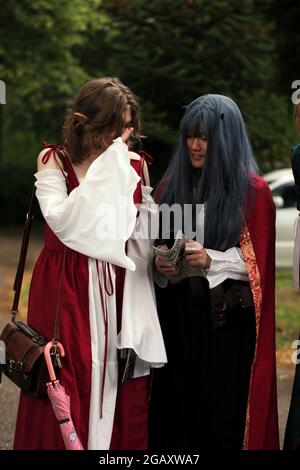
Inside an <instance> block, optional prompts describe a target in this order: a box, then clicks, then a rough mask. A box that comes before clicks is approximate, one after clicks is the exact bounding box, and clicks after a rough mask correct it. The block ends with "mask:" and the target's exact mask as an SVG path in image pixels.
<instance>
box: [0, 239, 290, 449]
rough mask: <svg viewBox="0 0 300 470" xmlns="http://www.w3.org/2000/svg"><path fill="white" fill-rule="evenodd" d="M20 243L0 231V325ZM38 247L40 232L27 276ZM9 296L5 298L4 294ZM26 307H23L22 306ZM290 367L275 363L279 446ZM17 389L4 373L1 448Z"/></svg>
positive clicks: (11, 423)
mask: <svg viewBox="0 0 300 470" xmlns="http://www.w3.org/2000/svg"><path fill="white" fill-rule="evenodd" d="M19 246H20V237H18V236H16V235H15V234H14V233H6V234H5V235H3V234H1V233H0V329H1V331H2V328H3V325H5V323H7V322H8V321H9V320H10V315H9V312H8V311H7V302H9V304H10V302H11V299H12V292H11V286H12V283H13V275H12V270H13V272H14V270H15V267H16V264H17V258H18V249H19V248H18V247H19ZM40 247H41V236H40V233H38V234H36V235H34V236H33V237H32V241H31V244H30V247H29V253H28V263H27V269H28V271H27V273H26V275H27V277H28V276H30V270H31V268H32V266H33V263H34V260H35V259H36V257H37V254H38V252H39V250H40ZM7 297H8V298H7ZM23 311H25V307H24V310H23ZM293 375H294V370H293V367H288V366H287V365H284V364H278V366H277V379H278V406H279V427H280V441H281V447H282V443H283V435H284V428H285V424H286V419H287V413H288V407H289V401H290V396H291V388H292V381H293ZM18 398H19V391H18V388H17V387H15V385H14V384H13V383H11V382H10V381H9V380H7V379H6V377H3V379H2V384H1V385H0V417H1V418H0V450H8V449H12V443H13V435H14V428H15V421H16V414H17V407H18Z"/></svg>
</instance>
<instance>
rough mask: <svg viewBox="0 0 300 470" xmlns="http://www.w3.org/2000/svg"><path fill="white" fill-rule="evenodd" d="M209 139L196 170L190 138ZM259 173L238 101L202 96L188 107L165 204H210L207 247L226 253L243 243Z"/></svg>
mask: <svg viewBox="0 0 300 470" xmlns="http://www.w3.org/2000/svg"><path fill="white" fill-rule="evenodd" d="M202 134H203V135H205V137H206V139H207V152H206V156H205V161H204V165H203V168H202V169H199V170H197V169H195V168H193V166H192V163H191V160H190V157H189V153H188V149H187V145H186V139H187V138H188V137H199V136H200V135H202ZM253 174H259V170H258V167H257V164H256V162H255V159H254V157H253V152H252V148H251V145H250V142H249V139H248V136H247V131H246V126H245V123H244V120H243V117H242V115H241V112H240V110H239V108H238V107H237V105H236V104H235V102H234V101H233V100H232V99H230V98H228V97H226V96H222V95H215V94H207V95H203V96H200V97H199V98H197V99H196V100H194V101H193V102H192V103H191V104H190V105H188V106H187V107H186V111H185V114H184V116H183V118H182V121H181V125H180V139H179V144H178V148H177V151H176V153H175V155H174V157H173V159H172V161H171V163H170V165H169V167H168V169H167V172H166V174H165V176H164V177H163V179H162V191H161V196H160V203H167V204H169V205H172V204H174V203H179V204H181V205H182V206H183V205H184V204H191V203H192V204H197V203H205V231H204V246H205V247H206V248H213V249H216V250H221V251H224V250H226V249H228V248H230V247H232V246H236V245H237V244H238V243H239V238H240V232H241V228H242V225H243V223H244V221H245V208H246V204H247V203H248V202H249V201H251V200H252V197H251V193H252V188H251V175H253Z"/></svg>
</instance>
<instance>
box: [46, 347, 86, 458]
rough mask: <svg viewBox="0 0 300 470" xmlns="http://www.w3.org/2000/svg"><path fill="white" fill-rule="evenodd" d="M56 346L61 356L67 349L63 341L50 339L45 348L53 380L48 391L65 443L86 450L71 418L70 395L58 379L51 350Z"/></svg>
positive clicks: (48, 386)
mask: <svg viewBox="0 0 300 470" xmlns="http://www.w3.org/2000/svg"><path fill="white" fill-rule="evenodd" d="M53 347H55V348H57V349H58V351H59V354H60V356H61V357H64V355H65V351H64V348H63V346H62V344H61V343H59V342H57V343H56V344H55V345H54V343H53V341H50V342H49V343H47V344H46V346H45V349H44V355H45V359H46V364H47V367H48V371H49V376H50V380H51V382H48V383H47V384H46V385H47V392H48V396H49V398H50V401H51V405H52V408H53V410H54V413H55V416H56V418H57V420H58V422H59V424H60V429H61V434H62V437H63V440H64V444H65V447H66V449H67V450H84V449H83V447H82V444H81V442H80V439H79V437H78V436H77V433H76V431H75V427H74V424H73V421H72V418H71V410H70V397H69V395H67V394H66V392H65V389H64V387H63V386H62V385H60V383H59V380H57V378H56V375H55V372H54V368H53V364H52V360H51V356H50V351H51V349H52V348H53Z"/></svg>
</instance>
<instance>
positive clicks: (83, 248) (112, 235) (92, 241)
mask: <svg viewBox="0 0 300 470" xmlns="http://www.w3.org/2000/svg"><path fill="white" fill-rule="evenodd" d="M35 177H36V180H37V181H36V183H35V185H36V188H37V191H36V195H37V199H38V201H39V204H40V207H41V211H42V213H43V216H44V218H45V220H46V222H47V223H48V225H49V226H50V228H51V230H53V232H54V233H55V234H56V235H57V237H58V238H59V239H60V240H61V241H62V242H63V243H64V244H65V245H66V246H68V247H69V248H71V249H73V250H75V251H78V252H79V253H83V254H84V255H87V256H89V257H92V258H96V259H101V260H104V261H107V262H110V263H112V264H116V265H118V266H122V267H124V268H127V269H130V270H134V269H135V264H134V262H133V261H132V260H131V259H130V258H129V257H128V256H126V253H125V243H126V241H127V240H128V238H129V237H130V235H131V234H132V232H133V230H134V227H135V223H136V214H137V210H136V207H135V205H134V202H133V193H134V191H135V189H136V185H137V182H138V181H139V180H140V177H139V176H138V175H137V173H136V172H135V170H134V169H133V168H132V167H131V165H130V157H129V153H128V148H127V145H126V144H124V143H123V141H122V139H121V138H118V139H115V140H114V141H113V143H112V145H111V146H110V147H108V149H107V150H106V151H105V152H104V153H102V154H101V155H100V156H99V157H98V158H96V160H94V161H93V163H92V164H91V165H90V167H89V169H88V171H87V173H86V176H85V178H84V179H83V180H82V182H81V184H80V185H79V186H78V187H77V188H75V189H73V191H71V193H70V194H69V195H68V194H67V188H66V184H65V180H64V177H63V175H62V174H61V172H60V171H59V170H42V171H39V172H38V173H36V174H35Z"/></svg>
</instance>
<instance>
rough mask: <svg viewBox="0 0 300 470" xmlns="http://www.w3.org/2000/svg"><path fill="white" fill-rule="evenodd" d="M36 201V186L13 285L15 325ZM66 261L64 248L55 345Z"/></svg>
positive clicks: (13, 318)
mask: <svg viewBox="0 0 300 470" xmlns="http://www.w3.org/2000/svg"><path fill="white" fill-rule="evenodd" d="M34 200H35V185H33V189H32V193H31V198H30V203H29V208H28V212H27V214H26V220H25V225H24V230H23V237H22V245H21V251H20V257H19V263H18V268H17V272H16V277H15V281H14V285H13V290H14V291H15V294H14V299H13V303H12V308H11V314H12V320H11V321H12V322H13V323H15V321H16V316H17V314H18V313H19V301H20V294H21V288H22V282H23V277H24V269H25V263H26V257H27V251H28V243H29V238H30V233H31V226H32V220H33V205H34ZM65 260H66V247H64V252H63V259H62V265H61V269H60V276H59V285H58V294H57V302H56V311H55V323H54V332H53V342H54V344H55V343H57V342H58V341H59V325H60V304H61V292H62V278H63V271H64V267H65Z"/></svg>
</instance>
